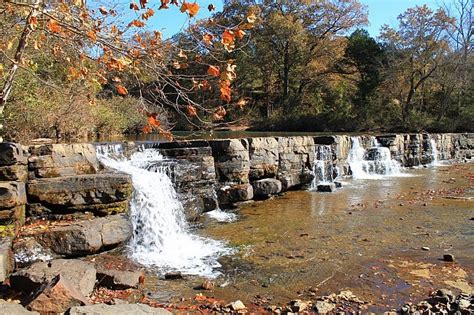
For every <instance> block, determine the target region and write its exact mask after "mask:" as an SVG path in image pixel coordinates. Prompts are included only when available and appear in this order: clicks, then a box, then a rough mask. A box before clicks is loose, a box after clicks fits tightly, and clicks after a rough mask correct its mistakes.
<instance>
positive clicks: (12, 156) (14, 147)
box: [0, 142, 27, 166]
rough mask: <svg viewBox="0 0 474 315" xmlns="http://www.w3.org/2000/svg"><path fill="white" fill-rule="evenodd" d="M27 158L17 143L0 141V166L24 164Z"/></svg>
mask: <svg viewBox="0 0 474 315" xmlns="http://www.w3.org/2000/svg"><path fill="white" fill-rule="evenodd" d="M26 163H27V158H26V156H25V154H24V152H23V147H22V146H21V145H19V144H17V143H9V142H0V166H7V165H14V164H22V165H26Z"/></svg>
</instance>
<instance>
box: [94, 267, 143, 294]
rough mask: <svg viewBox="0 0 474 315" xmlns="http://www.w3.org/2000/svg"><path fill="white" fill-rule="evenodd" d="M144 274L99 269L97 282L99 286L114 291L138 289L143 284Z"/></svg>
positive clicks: (140, 272)
mask: <svg viewBox="0 0 474 315" xmlns="http://www.w3.org/2000/svg"><path fill="white" fill-rule="evenodd" d="M144 279H145V274H144V273H143V272H142V271H126V270H114V269H99V270H98V271H97V282H98V285H99V286H102V287H107V288H109V289H115V290H126V289H130V288H135V289H136V288H138V286H139V285H140V284H141V283H143V281H144Z"/></svg>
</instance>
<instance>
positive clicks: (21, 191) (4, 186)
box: [0, 182, 26, 209]
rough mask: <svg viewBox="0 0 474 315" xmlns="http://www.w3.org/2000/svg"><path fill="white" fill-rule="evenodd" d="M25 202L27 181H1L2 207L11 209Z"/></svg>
mask: <svg viewBox="0 0 474 315" xmlns="http://www.w3.org/2000/svg"><path fill="white" fill-rule="evenodd" d="M25 204H26V191H25V183H22V182H0V209H10V208H14V207H17V206H22V205H25Z"/></svg>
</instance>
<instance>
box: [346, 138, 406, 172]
mask: <svg viewBox="0 0 474 315" xmlns="http://www.w3.org/2000/svg"><path fill="white" fill-rule="evenodd" d="M351 142H352V147H351V149H350V151H349V157H348V162H349V166H350V168H351V171H352V177H353V178H356V179H379V178H383V177H384V176H399V175H401V172H400V164H399V163H398V162H397V161H395V160H393V159H392V156H391V153H390V150H389V149H388V148H386V147H382V146H380V144H379V143H378V141H377V139H376V138H375V137H373V138H372V141H371V142H372V144H373V145H374V147H372V148H370V149H369V150H365V149H364V148H363V147H362V146H361V144H360V140H359V137H352V138H351Z"/></svg>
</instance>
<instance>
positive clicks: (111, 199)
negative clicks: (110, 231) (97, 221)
mask: <svg viewBox="0 0 474 315" xmlns="http://www.w3.org/2000/svg"><path fill="white" fill-rule="evenodd" d="M131 192H132V183H131V178H130V176H129V175H125V174H119V173H108V174H93V175H78V176H68V177H58V178H48V179H38V180H33V181H30V182H28V185H27V194H28V201H29V203H30V206H29V208H30V209H31V211H30V213H31V214H34V215H36V216H45V215H47V214H67V213H72V212H86V211H90V212H94V213H95V214H98V215H110V214H116V213H121V212H126V211H127V204H128V199H129V198H130V196H131Z"/></svg>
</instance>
